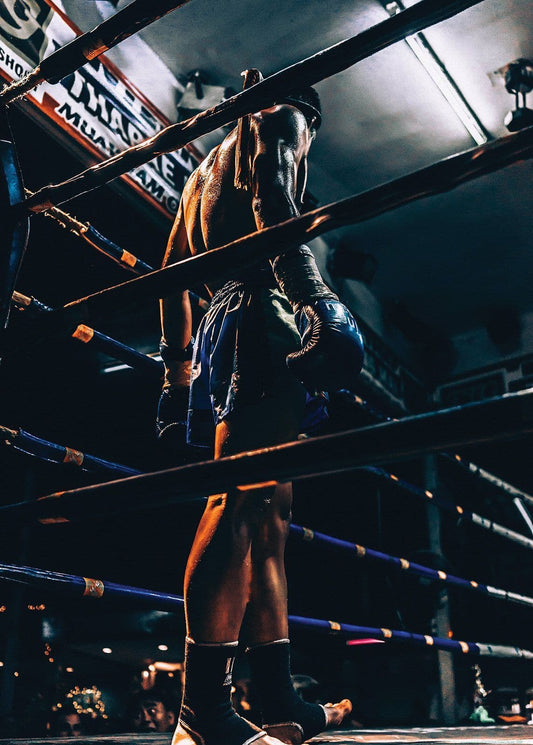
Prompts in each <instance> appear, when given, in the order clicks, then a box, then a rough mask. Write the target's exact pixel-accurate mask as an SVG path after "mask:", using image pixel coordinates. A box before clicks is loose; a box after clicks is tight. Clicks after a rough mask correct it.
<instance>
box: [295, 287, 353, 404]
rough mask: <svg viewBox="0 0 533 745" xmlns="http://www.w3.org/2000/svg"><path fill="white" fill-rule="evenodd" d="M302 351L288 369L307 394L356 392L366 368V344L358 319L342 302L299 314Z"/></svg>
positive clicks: (319, 302) (323, 302)
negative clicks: (354, 385) (360, 377)
mask: <svg viewBox="0 0 533 745" xmlns="http://www.w3.org/2000/svg"><path fill="white" fill-rule="evenodd" d="M295 321H296V325H297V326H298V331H299V332H300V336H301V338H302V348H301V349H300V350H299V351H298V352H293V353H292V354H289V355H288V356H287V365H288V367H289V369H290V370H291V371H292V372H293V373H294V375H295V376H296V377H297V378H298V380H300V381H301V382H302V383H303V384H304V385H305V387H306V388H307V390H309V391H311V392H315V391H336V390H339V389H340V388H352V387H353V383H354V382H355V380H356V378H357V376H358V375H359V373H360V371H361V368H362V366H363V358H364V344H363V337H362V336H361V332H360V331H359V329H358V327H357V323H356V322H355V319H354V317H353V316H352V314H351V313H350V311H349V310H348V308H347V307H346V306H345V305H343V304H342V303H341V302H340V301H339V300H336V299H333V298H330V299H327V300H326V299H323V300H315V301H314V302H312V303H309V304H308V305H303V306H302V307H301V308H300V309H299V310H298V311H297V312H296V314H295Z"/></svg>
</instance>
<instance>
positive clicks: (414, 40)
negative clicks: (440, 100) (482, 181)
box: [384, 0, 489, 145]
mask: <svg viewBox="0 0 533 745" xmlns="http://www.w3.org/2000/svg"><path fill="white" fill-rule="evenodd" d="M384 7H385V10H386V11H387V12H388V13H389V15H390V16H395V15H397V14H398V13H400V12H401V11H402V10H405V6H404V5H403V3H402V2H401V0H393V2H385V3H384ZM404 41H405V43H406V44H407V45H408V46H409V49H410V50H411V51H412V52H413V54H414V55H415V57H416V58H417V60H418V61H419V62H420V64H421V65H422V67H423V68H424V70H425V71H426V72H427V73H428V75H429V77H430V78H431V80H432V81H433V82H434V83H435V85H436V86H437V88H438V89H439V91H440V92H441V93H442V95H443V96H444V98H445V99H446V101H447V102H448V105H449V106H450V108H451V109H452V111H453V112H454V113H455V115H456V116H457V118H458V119H459V121H460V122H461V124H462V125H463V127H464V128H465V129H466V131H467V132H468V134H469V135H470V136H471V137H472V139H473V140H474V142H475V143H476V144H477V145H484V144H485V142H487V141H488V139H489V138H488V135H487V132H486V130H485V128H484V127H483V124H482V123H481V121H480V120H479V119H478V117H477V116H476V114H475V113H474V111H473V110H472V107H471V106H470V104H469V103H468V101H467V100H466V98H465V97H464V96H463V94H462V93H461V91H460V90H459V87H458V86H457V83H456V82H455V80H454V79H453V78H452V76H451V75H450V73H449V72H448V71H447V70H446V68H445V66H444V65H443V63H442V62H441V60H440V59H439V57H438V56H437V54H435V52H434V50H433V48H432V47H431V45H430V44H429V43H428V41H427V39H426V37H425V36H424V35H423V34H412V35H411V36H406V37H405V39H404Z"/></svg>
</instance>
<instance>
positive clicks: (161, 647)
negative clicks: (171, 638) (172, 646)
mask: <svg viewBox="0 0 533 745" xmlns="http://www.w3.org/2000/svg"><path fill="white" fill-rule="evenodd" d="M157 648H158V649H159V651H160V652H168V647H167V645H166V644H158V645H157Z"/></svg>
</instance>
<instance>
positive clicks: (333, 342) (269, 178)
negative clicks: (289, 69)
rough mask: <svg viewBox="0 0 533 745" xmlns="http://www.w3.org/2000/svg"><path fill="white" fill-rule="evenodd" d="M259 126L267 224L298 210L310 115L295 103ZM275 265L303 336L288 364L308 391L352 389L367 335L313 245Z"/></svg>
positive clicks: (256, 176)
mask: <svg viewBox="0 0 533 745" xmlns="http://www.w3.org/2000/svg"><path fill="white" fill-rule="evenodd" d="M281 114H286V116H285V117H284V116H282V115H281ZM289 114H292V115H289ZM256 125H257V126H256V128H255V130H254V131H255V134H256V142H255V157H254V158H253V169H252V188H253V208H254V215H255V221H256V225H257V227H258V228H262V227H266V226H268V225H272V224H274V223H276V222H281V221H283V220H287V219H289V218H290V217H294V216H296V215H298V214H299V211H298V207H297V200H298V198H299V195H301V194H303V189H304V188H305V176H306V167H307V152H308V149H309V145H310V139H309V138H310V134H309V130H308V128H307V125H306V123H305V117H304V116H303V114H301V112H299V111H298V110H295V109H293V108H292V107H280V108H279V109H278V110H277V113H276V114H275V115H270V114H269V113H267V114H266V115H263V116H262V117H260V118H259V119H257V120H256ZM302 174H303V177H302ZM271 265H272V271H273V274H274V277H275V278H276V282H277V284H278V286H279V288H280V289H281V290H282V291H283V292H284V293H285V295H286V297H287V299H288V300H289V302H290V303H291V305H292V308H293V310H294V312H295V314H296V315H295V320H296V323H297V326H298V330H299V332H300V336H301V339H302V348H301V349H300V350H299V351H298V352H294V353H292V354H290V355H288V357H287V364H288V365H289V367H290V368H291V369H292V371H293V372H294V373H295V375H296V377H297V378H299V380H301V381H302V383H303V384H304V385H305V386H306V387H307V389H308V390H309V391H318V390H330V391H331V390H336V389H339V388H344V387H346V388H350V387H351V384H352V383H353V381H354V379H355V377H356V376H357V374H358V373H359V371H360V369H361V365H362V361H363V340H362V337H361V334H360V333H359V330H358V328H357V324H356V322H355V319H354V318H353V316H352V314H351V313H350V311H349V310H348V308H346V307H345V306H344V305H343V304H342V303H341V302H340V301H339V299H338V297H337V295H335V293H333V292H332V291H331V290H330V289H329V287H328V286H327V285H326V284H325V282H324V280H323V279H322V277H321V275H320V272H319V270H318V267H317V264H316V261H315V258H314V256H313V254H312V252H311V250H310V249H309V248H308V247H307V246H305V245H300V246H294V247H293V248H291V249H289V250H288V251H285V253H283V254H280V255H279V256H276V258H275V259H273V260H272V261H271Z"/></svg>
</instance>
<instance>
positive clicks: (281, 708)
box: [248, 639, 326, 740]
mask: <svg viewBox="0 0 533 745" xmlns="http://www.w3.org/2000/svg"><path fill="white" fill-rule="evenodd" d="M248 657H249V662H250V671H251V674H252V682H253V684H254V686H255V688H256V689H257V692H258V695H259V702H260V706H261V711H262V715H263V727H264V728H265V729H267V730H268V729H269V728H273V727H274V726H278V727H279V726H280V725H289V726H291V725H292V726H294V727H296V728H297V729H300V730H301V731H302V733H303V739H304V740H308V739H309V738H310V737H314V736H315V735H317V734H318V733H319V732H322V731H323V730H324V729H326V712H325V711H324V708H323V707H322V706H320V704H309V703H307V702H306V701H303V700H302V699H301V698H300V696H298V694H297V693H296V691H295V690H294V686H293V684H292V680H291V673H290V642H289V640H288V639H280V640H278V641H274V642H271V643H270V644H262V645H259V646H257V647H252V648H251V649H249V650H248ZM272 734H275V733H274V732H273V733H272Z"/></svg>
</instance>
